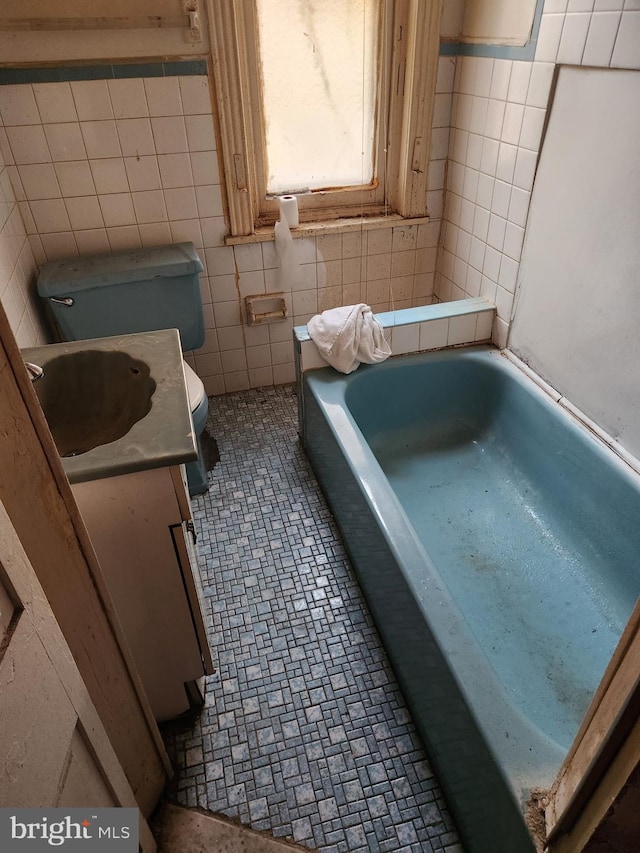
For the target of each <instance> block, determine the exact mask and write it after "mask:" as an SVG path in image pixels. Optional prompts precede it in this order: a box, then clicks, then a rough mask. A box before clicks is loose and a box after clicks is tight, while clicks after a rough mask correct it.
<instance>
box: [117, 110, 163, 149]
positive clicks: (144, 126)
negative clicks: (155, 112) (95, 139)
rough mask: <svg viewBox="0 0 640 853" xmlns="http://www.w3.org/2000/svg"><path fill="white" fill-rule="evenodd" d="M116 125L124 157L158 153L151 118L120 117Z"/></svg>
mask: <svg viewBox="0 0 640 853" xmlns="http://www.w3.org/2000/svg"><path fill="white" fill-rule="evenodd" d="M116 127H117V130H118V138H119V140H120V146H121V148H122V154H123V156H124V157H142V156H143V155H144V154H155V153H156V146H155V143H154V140H153V134H152V132H151V121H150V119H148V118H129V119H119V120H118V121H116Z"/></svg>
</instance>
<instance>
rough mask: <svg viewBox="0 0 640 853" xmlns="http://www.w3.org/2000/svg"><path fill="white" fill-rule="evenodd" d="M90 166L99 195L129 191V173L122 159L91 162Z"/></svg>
mask: <svg viewBox="0 0 640 853" xmlns="http://www.w3.org/2000/svg"><path fill="white" fill-rule="evenodd" d="M89 165H90V167H91V173H92V175H93V180H94V183H95V187H96V191H97V192H98V193H99V194H103V193H123V192H127V191H128V189H129V183H128V181H127V173H126V171H125V167H124V161H123V160H122V158H121V157H115V158H107V159H105V160H91V161H90V164H89Z"/></svg>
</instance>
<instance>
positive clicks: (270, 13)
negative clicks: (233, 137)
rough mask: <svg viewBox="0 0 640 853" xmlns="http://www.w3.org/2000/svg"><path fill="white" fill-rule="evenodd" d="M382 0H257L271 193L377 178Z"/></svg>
mask: <svg viewBox="0 0 640 853" xmlns="http://www.w3.org/2000/svg"><path fill="white" fill-rule="evenodd" d="M379 8H380V5H379V3H378V2H377V1H376V0H306V2H303V3H301V2H298V0H259V2H258V4H257V10H258V33H259V53H260V71H261V83H262V87H261V88H262V97H263V114H264V116H265V140H266V166H267V168H266V173H267V174H266V177H267V186H266V189H267V192H269V193H283V192H295V191H300V190H302V189H324V188H328V187H355V186H366V185H370V184H371V183H372V181H373V180H374V177H375V176H374V148H375V124H376V93H377V90H378V85H377V84H378V66H379V62H378V43H379V39H378V34H379V26H378V25H379Z"/></svg>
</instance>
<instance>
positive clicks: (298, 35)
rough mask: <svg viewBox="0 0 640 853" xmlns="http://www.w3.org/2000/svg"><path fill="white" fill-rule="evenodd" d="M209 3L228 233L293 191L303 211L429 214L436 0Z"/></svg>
mask: <svg viewBox="0 0 640 853" xmlns="http://www.w3.org/2000/svg"><path fill="white" fill-rule="evenodd" d="M209 4H210V6H209V12H210V16H209V17H210V21H211V43H212V53H213V59H214V78H215V85H216V95H217V100H218V111H219V119H220V132H221V141H222V160H223V164H224V173H225V183H226V191H227V201H228V206H229V217H230V222H231V234H232V236H234V237H236V236H242V235H250V234H253V233H255V231H256V229H259V228H260V227H262V226H269V225H270V224H272V223H273V222H274V221H275V220H276V219H277V218H278V203H277V198H276V196H277V195H278V194H282V193H285V192H295V193H296V194H297V195H298V207H299V210H300V220H301V222H303V223H304V222H309V223H314V222H316V223H317V222H320V221H330V220H339V219H343V218H350V217H356V216H357V217H362V216H368V217H375V216H389V215H393V214H395V215H397V216H401V217H419V216H425V214H426V212H427V211H426V192H427V166H428V161H429V132H430V127H431V113H432V103H433V92H434V89H435V76H436V70H437V60H438V38H439V18H440V5H441V4H440V3H439V2H437V0H251V1H250V2H249V0H246V2H245V0H242V2H232V0H209ZM336 71H337V72H338V73H336ZM288 81H289V83H290V85H288ZM295 104H298V105H299V106H300V107H301V109H298V110H296V109H295ZM325 128H326V129H325ZM323 135H324V136H327V135H328V137H329V138H330V139H332V140H333V141H334V142H335V143H337V144H335V145H326V144H325V143H324V141H323V138H322V137H323ZM314 146H315V150H314Z"/></svg>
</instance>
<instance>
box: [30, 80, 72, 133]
mask: <svg viewBox="0 0 640 853" xmlns="http://www.w3.org/2000/svg"><path fill="white" fill-rule="evenodd" d="M33 93H34V95H35V98H36V101H37V103H38V111H39V113H40V118H41V120H42V122H43V124H51V123H58V122H69V121H77V120H78V114H77V112H76V105H75V101H74V100H73V95H72V94H71V86H70V85H69V83H34V84H33Z"/></svg>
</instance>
